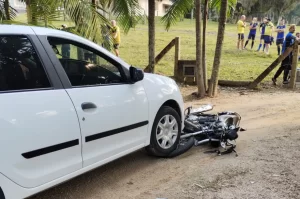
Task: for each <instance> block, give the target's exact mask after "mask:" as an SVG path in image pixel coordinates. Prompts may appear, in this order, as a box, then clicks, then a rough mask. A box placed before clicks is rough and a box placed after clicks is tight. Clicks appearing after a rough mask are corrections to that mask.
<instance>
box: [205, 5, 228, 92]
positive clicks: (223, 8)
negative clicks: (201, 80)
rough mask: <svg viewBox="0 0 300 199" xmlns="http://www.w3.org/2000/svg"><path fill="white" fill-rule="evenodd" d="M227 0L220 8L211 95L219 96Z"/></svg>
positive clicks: (210, 86)
mask: <svg viewBox="0 0 300 199" xmlns="http://www.w3.org/2000/svg"><path fill="white" fill-rule="evenodd" d="M227 5H228V1H227V0H221V9H220V18H219V27H218V36H217V44H216V50H215V58H214V64H213V69H212V75H211V82H210V83H209V92H208V95H209V96H210V97H215V96H217V93H218V80H219V70H220V61H221V55H222V47H223V41H224V32H225V25H226V17H227Z"/></svg>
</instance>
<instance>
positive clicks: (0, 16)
mask: <svg viewBox="0 0 300 199" xmlns="http://www.w3.org/2000/svg"><path fill="white" fill-rule="evenodd" d="M6 3H7V4H8V5H5V4H6ZM17 13H18V11H17V10H16V9H14V8H13V7H11V6H10V5H9V1H8V0H0V20H1V21H2V20H13V19H15V18H16V16H17Z"/></svg>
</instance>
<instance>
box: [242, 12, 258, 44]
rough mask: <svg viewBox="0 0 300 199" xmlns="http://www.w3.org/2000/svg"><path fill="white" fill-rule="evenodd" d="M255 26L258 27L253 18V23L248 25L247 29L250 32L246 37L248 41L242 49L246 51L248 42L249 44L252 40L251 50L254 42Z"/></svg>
mask: <svg viewBox="0 0 300 199" xmlns="http://www.w3.org/2000/svg"><path fill="white" fill-rule="evenodd" d="M257 26H258V23H257V18H256V17H254V18H253V21H252V22H251V23H250V27H249V28H250V32H249V35H248V40H247V41H246V44H245V46H244V49H246V46H247V45H248V42H249V40H250V39H251V40H252V44H251V49H252V48H253V46H254V42H255V36H256V30H257Z"/></svg>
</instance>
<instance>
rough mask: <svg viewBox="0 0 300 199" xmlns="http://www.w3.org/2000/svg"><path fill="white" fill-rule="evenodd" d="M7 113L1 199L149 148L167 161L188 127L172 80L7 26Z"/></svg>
mask: <svg viewBox="0 0 300 199" xmlns="http://www.w3.org/2000/svg"><path fill="white" fill-rule="evenodd" d="M136 56H137V57H138V56H139V55H138V54H137V55H136ZM0 110H1V111H0V126H1V135H2V136H1V144H0V156H1V157H2V161H1V164H0V199H18V198H25V197H28V196H31V195H33V194H36V193H38V192H40V191H43V190H45V189H48V188H50V187H52V186H55V185H57V184H59V183H62V182H64V181H66V180H69V179H71V178H74V177H75V176H78V175H80V174H82V173H84V172H87V171H89V170H91V169H94V168H96V167H99V166H101V165H103V164H105V163H107V162H110V161H112V160H114V159H117V158H119V157H122V156H124V155H126V154H129V153H131V152H133V151H136V150H138V149H140V148H143V147H146V149H147V150H148V152H150V153H151V154H153V155H157V156H161V157H166V156H168V154H170V153H171V152H172V151H173V150H174V149H175V148H176V147H177V144H178V142H179V137H180V132H181V130H182V128H183V99H182V96H181V94H180V91H179V89H178V86H177V85H176V83H175V81H173V80H172V79H170V78H167V77H163V76H159V75H153V74H145V75H144V74H143V72H142V71H141V70H139V69H136V68H134V67H131V66H129V65H128V64H126V63H125V62H123V61H122V60H121V59H119V58H118V57H116V56H114V55H113V54H111V53H110V52H108V51H106V50H105V49H103V48H102V47H100V46H98V45H96V44H95V43H93V42H90V41H88V40H86V39H84V38H81V37H79V36H76V35H73V34H70V33H67V32H64V31H59V30H54V29H46V28H38V27H29V26H16V25H1V26H0Z"/></svg>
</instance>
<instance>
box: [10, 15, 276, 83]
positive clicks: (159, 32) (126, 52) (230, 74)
mask: <svg viewBox="0 0 300 199" xmlns="http://www.w3.org/2000/svg"><path fill="white" fill-rule="evenodd" d="M26 20H27V17H26V14H22V15H19V16H18V17H17V19H16V21H21V22H26ZM52 24H53V25H54V26H56V27H60V26H61V25H62V24H67V25H69V26H71V25H73V23H71V22H68V21H62V20H61V21H60V20H57V21H54V22H52ZM217 30H218V24H217V23H216V22H211V21H209V23H208V27H207V67H208V75H209V77H210V74H211V68H212V65H213V59H214V52H215V47H216V39H217ZM245 36H246V37H247V36H248V31H246V34H245ZM175 37H180V40H181V59H184V60H194V59H195V48H196V46H195V40H196V39H195V21H194V20H192V21H191V20H190V19H185V20H184V21H182V22H178V23H177V25H175V26H173V27H171V29H170V30H169V31H166V30H165V28H164V26H163V25H162V24H161V23H160V21H159V20H157V23H156V40H155V42H156V46H155V47H156V55H157V54H158V53H159V52H160V51H161V50H162V49H163V48H164V47H165V46H166V45H167V44H168V43H169V42H170V41H171V40H172V39H174V38H175ZM121 38H122V41H121V46H120V53H121V58H122V59H124V60H125V61H126V62H128V63H129V64H131V65H133V66H137V67H140V68H145V67H146V66H147V64H148V26H147V25H142V24H139V25H137V26H136V28H135V29H131V30H130V31H129V33H128V34H127V35H126V34H124V33H122V35H121ZM259 38H260V35H259V34H258V35H257V38H256V43H255V45H254V48H253V49H254V50H253V51H248V50H245V51H238V50H237V49H236V42H237V33H236V25H234V24H227V25H226V32H225V40H224V46H223V51H222V59H221V71H220V79H223V80H253V79H255V78H256V77H257V76H258V75H259V74H260V73H261V72H262V71H263V70H264V69H266V67H268V66H269V65H270V64H271V63H272V62H273V61H274V60H275V59H276V58H277V47H276V46H275V45H274V44H273V45H272V46H271V49H270V55H265V54H264V53H263V52H255V50H256V49H257V47H258V45H259ZM250 43H251V42H250ZM249 47H250V45H248V48H249ZM174 51H175V50H174V48H173V49H172V50H171V51H170V52H169V53H168V54H167V55H166V56H165V57H163V59H162V60H161V61H160V62H159V63H158V64H157V65H156V73H160V74H164V75H168V76H172V75H173V71H174ZM274 73H275V71H273V72H272V73H271V74H270V75H269V77H268V78H267V79H266V80H268V81H269V80H270V77H271V75H273V74H274Z"/></svg>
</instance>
